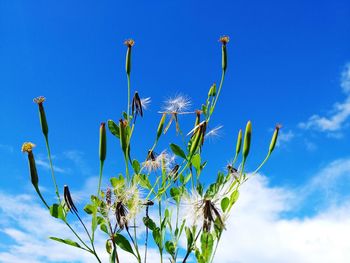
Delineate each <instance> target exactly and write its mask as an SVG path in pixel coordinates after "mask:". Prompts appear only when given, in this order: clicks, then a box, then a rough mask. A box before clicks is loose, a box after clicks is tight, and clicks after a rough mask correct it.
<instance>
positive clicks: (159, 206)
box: [158, 199, 163, 263]
mask: <svg viewBox="0 0 350 263" xmlns="http://www.w3.org/2000/svg"><path fill="white" fill-rule="evenodd" d="M158 212H159V227H160V231H161V233H162V231H163V229H162V200H161V199H159V201H158ZM162 238H163V235H162ZM162 238H161V244H160V245H161V246H160V247H159V253H160V263H163V249H161V247H162V248H163V240H162Z"/></svg>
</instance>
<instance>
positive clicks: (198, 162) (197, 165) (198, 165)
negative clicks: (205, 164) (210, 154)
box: [191, 153, 201, 174]
mask: <svg viewBox="0 0 350 263" xmlns="http://www.w3.org/2000/svg"><path fill="white" fill-rule="evenodd" d="M191 162H192V165H193V167H194V168H195V169H196V171H197V174H199V173H200V171H201V156H200V155H199V154H198V153H197V154H195V155H193V157H192V160H191Z"/></svg>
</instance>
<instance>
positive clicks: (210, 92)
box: [208, 83, 216, 97]
mask: <svg viewBox="0 0 350 263" xmlns="http://www.w3.org/2000/svg"><path fill="white" fill-rule="evenodd" d="M215 95H216V84H215V83H214V84H213V85H212V86H211V87H210V89H209V92H208V97H214V96H215Z"/></svg>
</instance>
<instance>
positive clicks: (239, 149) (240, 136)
mask: <svg viewBox="0 0 350 263" xmlns="http://www.w3.org/2000/svg"><path fill="white" fill-rule="evenodd" d="M241 146H242V129H240V130H239V132H238V136H237V144H236V154H239V152H240V151H241Z"/></svg>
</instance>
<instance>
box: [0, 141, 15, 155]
mask: <svg viewBox="0 0 350 263" xmlns="http://www.w3.org/2000/svg"><path fill="white" fill-rule="evenodd" d="M0 151H6V152H9V153H13V152H14V148H13V146H12V145H8V144H1V143H0Z"/></svg>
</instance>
